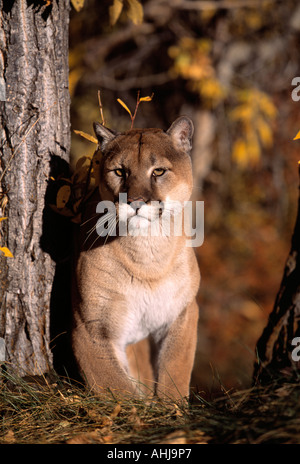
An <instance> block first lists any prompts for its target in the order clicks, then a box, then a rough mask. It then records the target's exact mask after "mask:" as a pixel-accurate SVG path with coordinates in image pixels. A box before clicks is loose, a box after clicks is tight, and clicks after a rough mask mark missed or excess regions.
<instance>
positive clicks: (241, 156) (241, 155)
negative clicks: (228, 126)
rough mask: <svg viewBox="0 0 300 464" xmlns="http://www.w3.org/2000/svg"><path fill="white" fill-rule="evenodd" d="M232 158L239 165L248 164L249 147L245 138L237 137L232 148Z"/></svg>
mask: <svg viewBox="0 0 300 464" xmlns="http://www.w3.org/2000/svg"><path fill="white" fill-rule="evenodd" d="M232 158H233V160H234V161H235V162H236V163H237V164H238V165H239V166H246V164H247V161H248V154H247V147H246V143H245V141H244V140H243V139H237V140H236V141H235V142H234V145H233V149H232Z"/></svg>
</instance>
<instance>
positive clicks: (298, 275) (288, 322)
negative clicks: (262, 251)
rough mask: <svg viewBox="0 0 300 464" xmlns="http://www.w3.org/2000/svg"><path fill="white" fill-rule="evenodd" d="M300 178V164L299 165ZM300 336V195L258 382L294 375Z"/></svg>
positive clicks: (262, 343) (260, 353)
mask: <svg viewBox="0 0 300 464" xmlns="http://www.w3.org/2000/svg"><path fill="white" fill-rule="evenodd" d="M299 178H300V164H299ZM299 336H300V195H299V202H298V214H297V219H296V225H295V229H294V233H293V237H292V246H291V250H290V253H289V256H288V259H287V262H286V265H285V270H284V274H283V278H282V282H281V285H280V289H279V292H278V294H277V297H276V301H275V305H274V309H273V311H272V312H271V314H270V316H269V321H268V324H267V326H266V328H265V329H264V331H263V333H262V335H261V337H260V339H259V340H258V343H257V362H256V363H255V366H254V381H255V382H260V383H262V384H263V383H267V382H269V381H270V380H272V379H274V378H278V377H279V376H280V375H281V376H282V375H286V374H290V375H291V376H292V374H293V373H294V372H296V371H297V369H298V368H299V366H298V365H297V363H296V362H295V361H294V360H293V359H292V352H293V350H294V348H295V346H293V344H292V341H293V339H294V338H295V337H299Z"/></svg>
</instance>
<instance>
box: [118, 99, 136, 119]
mask: <svg viewBox="0 0 300 464" xmlns="http://www.w3.org/2000/svg"><path fill="white" fill-rule="evenodd" d="M117 101H118V102H119V103H120V105H122V106H123V108H125V110H126V111H128V113H129V114H130V116H131V117H132V114H131V111H130V109H129V108H128V106H127V105H125V103H124V102H123V101H122V100H121V99H120V98H117Z"/></svg>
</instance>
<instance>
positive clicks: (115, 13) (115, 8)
mask: <svg viewBox="0 0 300 464" xmlns="http://www.w3.org/2000/svg"><path fill="white" fill-rule="evenodd" d="M123 6H124V5H123V1H122V0H114V3H113V5H111V6H110V7H109V20H110V24H111V26H114V25H115V24H116V22H117V21H118V19H119V17H120V14H121V13H122V10H123Z"/></svg>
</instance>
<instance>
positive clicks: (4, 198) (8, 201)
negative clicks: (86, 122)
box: [0, 0, 70, 374]
mask: <svg viewBox="0 0 300 464" xmlns="http://www.w3.org/2000/svg"><path fill="white" fill-rule="evenodd" d="M69 9H70V4H69V0H57V1H53V2H52V1H46V2H45V1H42V0H41V1H30V0H1V1H0V48H1V52H0V83H1V84H2V88H3V85H4V84H5V88H6V99H5V101H2V102H1V103H0V105H1V114H0V118H1V119H0V140H1V142H0V148H1V166H0V179H1V203H0V206H1V216H2V217H3V216H4V217H7V220H4V221H1V245H2V246H4V245H6V246H7V247H8V249H9V250H10V251H11V253H12V254H13V258H9V257H4V256H3V255H2V256H1V258H0V265H1V273H0V296H1V306H0V337H1V339H2V340H1V341H2V357H3V352H4V350H3V347H4V346H5V358H6V361H8V362H10V363H11V365H12V367H13V368H15V369H16V370H17V372H19V373H20V374H25V373H26V374H41V373H44V372H46V371H48V370H49V367H50V366H51V365H52V354H51V352H50V348H49V341H50V297H51V292H52V284H53V279H54V273H55V263H54V261H53V260H52V258H51V256H50V254H49V249H48V250H47V252H46V251H44V249H43V248H45V247H46V246H48V245H47V243H48V242H49V240H48V239H46V238H45V237H44V239H43V235H45V234H46V235H47V232H49V230H48V228H49V224H50V222H49V221H48V222H47V218H45V194H46V189H47V186H48V183H49V178H50V176H51V175H54V171H55V169H54V167H55V165H56V166H58V164H59V163H58V162H57V161H58V160H65V162H68V160H69V151H70V117H69V106H70V97H69V91H68V24H69ZM51 169H52V171H51ZM48 238H49V237H48ZM50 239H51V237H50ZM43 240H44V245H43V244H42V241H43ZM52 240H53V237H52ZM2 360H3V359H2Z"/></svg>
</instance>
